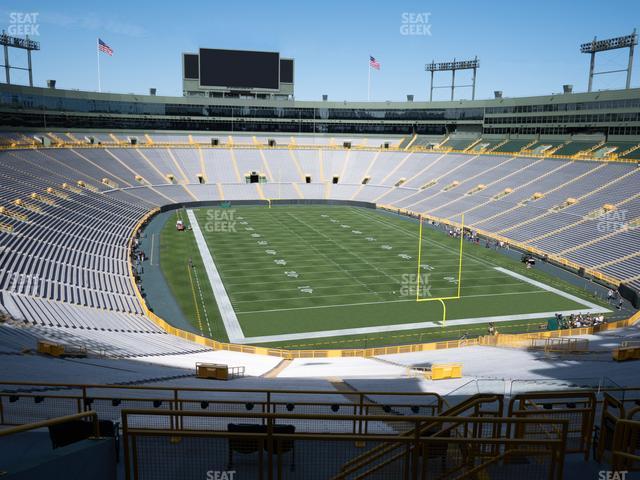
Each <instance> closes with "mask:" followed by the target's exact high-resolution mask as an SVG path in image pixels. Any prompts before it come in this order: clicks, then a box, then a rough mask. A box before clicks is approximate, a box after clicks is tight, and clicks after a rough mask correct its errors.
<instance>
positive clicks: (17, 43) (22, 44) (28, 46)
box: [0, 30, 40, 87]
mask: <svg viewBox="0 0 640 480" xmlns="http://www.w3.org/2000/svg"><path fill="white" fill-rule="evenodd" d="M0 45H2V46H3V47H4V65H2V66H3V67H4V72H5V78H6V81H7V84H10V83H11V69H12V68H13V69H14V70H27V71H28V72H29V86H30V87H33V69H32V68H31V51H32V50H40V42H34V41H33V40H30V39H29V37H26V38H19V37H12V36H11V35H7V34H6V33H5V31H4V30H3V31H2V33H1V34H0ZM9 48H20V49H22V50H26V51H27V68H24V67H12V66H11V65H10V64H9Z"/></svg>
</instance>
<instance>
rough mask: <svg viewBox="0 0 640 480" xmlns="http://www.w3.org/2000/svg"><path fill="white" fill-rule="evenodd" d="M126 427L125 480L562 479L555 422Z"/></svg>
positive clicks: (219, 420)
mask: <svg viewBox="0 0 640 480" xmlns="http://www.w3.org/2000/svg"><path fill="white" fill-rule="evenodd" d="M122 418H123V436H124V454H125V469H126V470H125V473H126V478H127V480H130V479H135V480H137V479H141V478H154V479H162V478H171V479H173V478H184V479H189V478H216V476H217V478H224V477H223V475H222V474H226V476H227V478H230V476H231V475H233V476H234V478H255V479H285V478H304V479H316V478H317V479H336V480H337V479H356V478H358V479H365V478H373V477H374V478H377V479H378V478H383V479H384V478H389V479H397V478H407V479H408V478H411V479H432V478H433V479H436V478H461V479H463V478H469V479H470V478H474V479H475V478H488V476H490V478H492V479H496V478H519V479H521V480H524V479H529V478H530V479H542V478H548V479H560V478H562V470H563V462H564V454H565V444H566V438H567V426H568V422H567V420H560V419H529V418H526V419H522V418H499V417H498V418H496V417H482V418H475V417H455V416H453V417H449V416H438V417H421V416H407V417H402V419H401V420H400V421H401V422H402V423H403V424H404V425H405V428H404V429H405V430H406V431H411V432H415V433H414V434H413V435H398V434H397V433H396V431H395V428H394V426H393V424H392V423H390V418H389V416H370V417H368V418H367V420H368V421H369V422H372V428H370V429H369V432H368V433H366V434H361V435H354V434H353V433H351V432H349V431H348V430H346V431H345V430H344V429H343V428H342V426H343V425H345V424H351V423H353V422H358V421H359V420H361V418H360V416H358V415H341V416H338V417H329V416H327V415H297V414H274V413H255V414H253V413H249V414H245V415H243V416H238V415H237V414H234V413H225V412H194V411H191V412H185V411H165V412H158V411H155V410H123V412H122ZM397 421H398V420H396V419H393V422H394V423H395V422H397ZM373 425H375V427H373ZM518 425H535V426H536V427H535V428H517V426H518ZM507 427H510V428H507ZM531 430H536V431H540V430H543V431H546V432H548V435H547V436H546V437H545V438H543V439H541V438H533V437H529V436H527V434H526V433H524V432H527V431H531ZM507 432H510V433H508V434H507ZM386 446H393V449H392V450H389V449H387V448H385V447H386ZM363 449H378V450H383V451H385V452H388V454H386V455H384V456H382V457H380V458H377V459H376V461H375V462H372V463H366V464H365V465H360V464H356V465H354V464H352V463H350V460H351V459H353V458H354V457H356V456H358V455H359V454H361V452H362V450H363ZM231 472H234V473H233V474H232V473H231Z"/></svg>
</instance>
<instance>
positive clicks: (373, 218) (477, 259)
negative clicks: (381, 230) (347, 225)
mask: <svg viewBox="0 0 640 480" xmlns="http://www.w3.org/2000/svg"><path fill="white" fill-rule="evenodd" d="M353 212H354V213H356V214H357V215H360V216H361V217H365V218H368V219H371V220H374V221H376V222H378V223H380V224H382V225H386V226H387V227H389V228H393V229H394V230H397V231H399V232H402V233H404V234H405V235H409V236H410V237H417V236H418V234H417V233H413V232H410V231H408V230H405V229H404V228H400V227H399V226H398V225H395V224H393V223H391V222H386V221H384V220H382V219H379V218H375V217H374V216H373V215H368V214H364V213H361V212H359V211H358V210H354V211H353ZM375 215H378V214H377V213H376V214H375ZM431 243H432V244H433V245H435V246H437V247H439V248H441V249H443V250H448V251H450V252H454V251H455V250H454V249H453V248H452V247H449V246H447V245H444V244H442V243H440V242H438V241H436V240H433V239H431ZM466 256H467V257H469V258H470V259H471V260H473V261H474V262H476V263H479V264H481V265H486V266H488V267H490V268H493V266H494V265H493V264H492V263H490V262H487V261H486V260H482V259H480V258H478V257H476V256H475V255H472V254H470V253H467V254H466Z"/></svg>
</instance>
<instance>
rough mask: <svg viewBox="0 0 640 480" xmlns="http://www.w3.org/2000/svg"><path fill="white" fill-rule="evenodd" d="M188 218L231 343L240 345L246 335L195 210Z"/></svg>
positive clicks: (188, 212) (188, 211) (190, 211)
mask: <svg viewBox="0 0 640 480" xmlns="http://www.w3.org/2000/svg"><path fill="white" fill-rule="evenodd" d="M187 217H189V223H190V224H191V229H192V231H193V236H194V237H195V240H196V243H197V245H198V250H199V252H200V257H201V258H202V263H203V264H204V269H205V271H206V272H207V277H208V278H209V284H210V285H211V290H212V292H213V296H214V298H215V299H216V303H217V304H218V309H219V310H220V317H221V318H222V322H223V323H224V328H225V330H226V331H227V336H228V337H229V342H231V343H238V342H240V341H241V340H242V339H244V333H242V327H240V323H239V322H238V317H237V316H236V312H235V311H234V310H233V306H232V305H231V300H229V295H228V294H227V291H226V290H225V288H224V285H223V283H222V278H220V273H219V272H218V269H217V268H216V264H215V262H214V261H213V257H212V256H211V252H210V251H209V248H208V246H207V242H206V240H205V239H204V236H203V235H202V230H200V225H199V224H198V219H197V218H196V216H195V214H194V213H193V210H187Z"/></svg>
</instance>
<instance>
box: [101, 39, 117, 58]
mask: <svg viewBox="0 0 640 480" xmlns="http://www.w3.org/2000/svg"><path fill="white" fill-rule="evenodd" d="M98 50H100V51H101V52H104V53H106V54H107V55H109V56H110V57H111V56H113V50H112V49H111V47H110V46H109V45H107V44H106V43H104V42H103V41H102V40H100V39H98Z"/></svg>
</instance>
